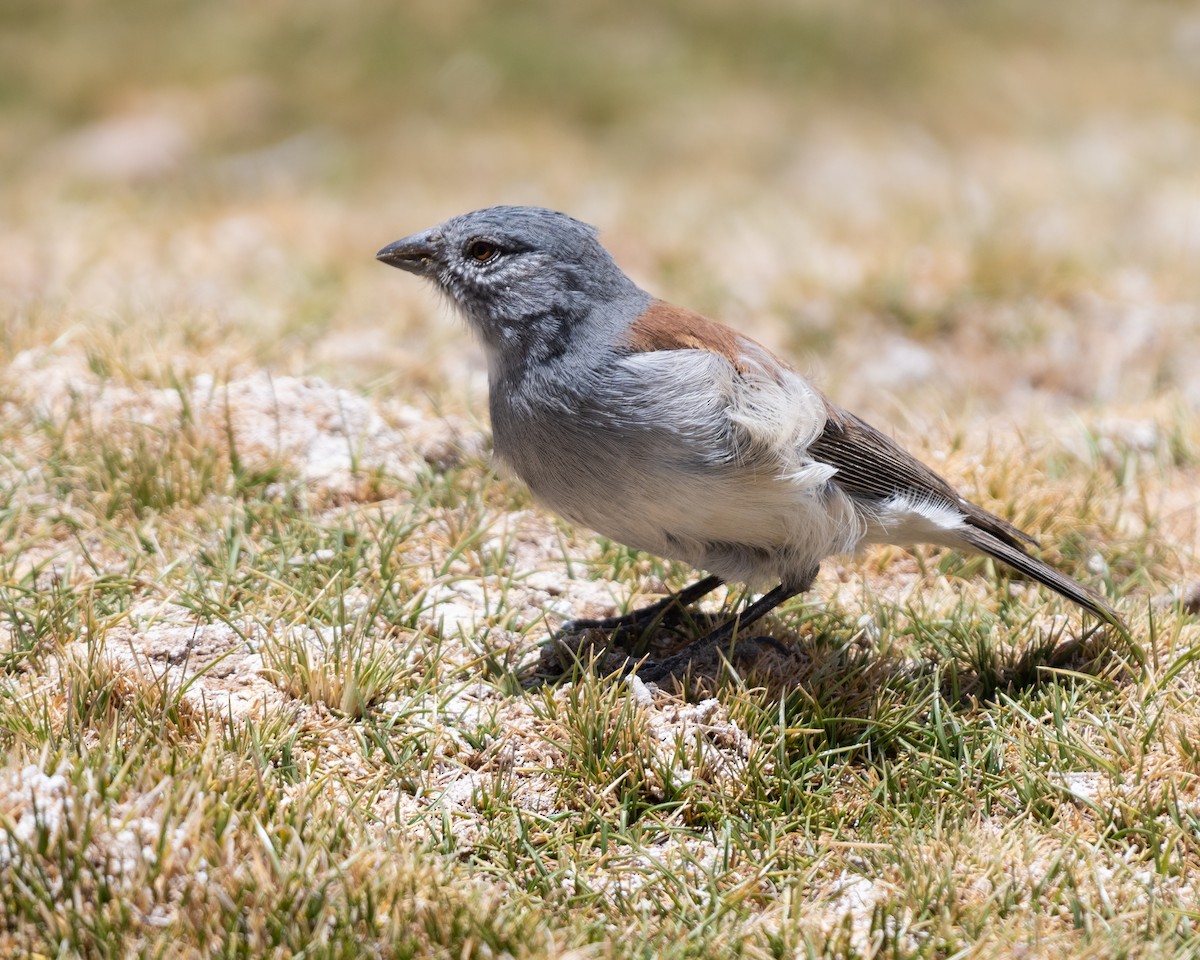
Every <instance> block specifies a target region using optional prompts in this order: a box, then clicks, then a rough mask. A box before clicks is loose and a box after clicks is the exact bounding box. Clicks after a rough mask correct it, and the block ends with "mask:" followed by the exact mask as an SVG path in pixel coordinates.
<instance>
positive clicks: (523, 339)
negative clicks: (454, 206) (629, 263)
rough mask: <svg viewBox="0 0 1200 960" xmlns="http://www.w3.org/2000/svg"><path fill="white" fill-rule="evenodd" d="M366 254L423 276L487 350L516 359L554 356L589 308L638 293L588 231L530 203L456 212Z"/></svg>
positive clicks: (601, 309)
mask: <svg viewBox="0 0 1200 960" xmlns="http://www.w3.org/2000/svg"><path fill="white" fill-rule="evenodd" d="M375 256H376V257H377V258H378V259H379V260H382V261H383V262H384V263H387V264H391V265H392V266H393V267H399V268H400V269H401V270H407V271H408V272H409V273H415V274H417V275H418V276H421V277H426V278H427V279H429V280H432V281H433V283H434V284H435V285H436V286H437V287H438V288H439V289H440V290H441V291H442V292H443V293H445V294H446V295H447V296H449V297H450V299H451V301H452V302H453V303H454V305H455V306H456V307H458V309H459V310H461V311H462V313H463V314H464V315H465V316H466V318H467V320H468V321H470V323H471V325H472V326H473V327H474V328H475V329H476V330H477V331H478V332H479V333H480V335H481V336H482V337H483V340H484V343H485V344H486V345H487V346H488V347H490V348H492V349H494V350H497V351H499V352H501V353H504V354H506V355H509V356H520V357H521V358H522V360H524V361H528V360H530V359H534V358H540V359H547V358H552V357H554V356H557V355H559V354H561V353H562V352H563V350H564V349H565V346H564V345H565V344H566V343H567V342H568V341H569V340H570V339H571V338H572V337H573V336H574V335H575V334H576V333H577V332H578V331H579V330H580V328H582V327H584V326H586V325H587V323H586V321H588V320H589V318H590V317H592V316H593V314H596V313H598V314H600V315H605V314H611V315H612V316H616V315H618V313H619V311H616V310H609V309H607V308H611V307H613V306H616V305H618V304H624V303H627V302H628V301H630V300H631V299H637V298H645V297H646V295H645V294H643V293H642V292H641V291H640V290H639V289H638V288H637V286H636V285H635V284H634V283H633V281H632V280H630V279H629V278H628V277H627V276H625V274H624V273H623V272H622V271H621V268H620V267H618V266H617V265H616V263H614V262H613V259H612V257H611V256H609V254H608V251H607V250H605V249H604V247H602V246H601V245H600V242H599V241H598V240H597V239H596V229H595V228H594V227H591V226H589V225H588V224H586V223H581V222H580V221H578V220H575V219H574V218H572V217H568V216H567V215H566V214H565V213H557V212H555V211H553V210H544V209H541V208H540V207H489V208H487V209H485V210H476V211H474V212H472V213H465V214H463V215H462V216H460V217H455V218H453V219H452V220H447V221H446V222H445V223H443V224H441V225H440V226H436V227H433V228H432V229H429V230H426V231H424V232H423V233H415V234H413V235H412V236H410V237H405V238H403V239H402V240H397V241H396V242H395V243H391V244H388V246H386V247H384V248H383V249H382V250H380V251H379V253H377V254H376V255H375ZM634 315H636V314H634Z"/></svg>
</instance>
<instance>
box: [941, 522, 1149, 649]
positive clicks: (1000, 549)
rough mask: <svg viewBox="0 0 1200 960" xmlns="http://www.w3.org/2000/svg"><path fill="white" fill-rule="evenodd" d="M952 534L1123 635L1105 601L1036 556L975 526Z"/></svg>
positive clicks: (1122, 627) (1118, 620)
mask: <svg viewBox="0 0 1200 960" xmlns="http://www.w3.org/2000/svg"><path fill="white" fill-rule="evenodd" d="M955 532H956V533H960V534H961V535H962V538H963V540H965V541H966V542H967V543H968V544H969V545H970V546H971V547H973V548H974V549H976V550H978V551H979V552H980V553H986V554H987V555H988V556H989V557H994V558H995V559H996V560H999V561H1000V562H1001V563H1006V564H1008V565H1009V566H1010V567H1012V568H1013V569H1014V570H1018V571H1020V572H1021V573H1023V574H1025V576H1027V577H1029V578H1030V579H1031V580H1036V581H1037V582H1038V583H1041V584H1044V585H1045V586H1047V587H1049V588H1050V589H1051V590H1053V591H1054V592H1055V593H1058V594H1061V595H1062V596H1064V597H1066V598H1067V599H1068V600H1071V601H1073V602H1074V603H1077V604H1079V605H1080V606H1081V607H1083V609H1084V610H1087V611H1088V612H1089V613H1092V614H1094V615H1095V616H1097V617H1099V618H1100V619H1101V620H1103V621H1105V622H1106V623H1110V624H1112V625H1113V626H1114V627H1116V628H1117V629H1118V630H1120V631H1121V632H1122V633H1125V632H1127V630H1126V627H1125V623H1124V621H1123V620H1122V619H1121V617H1120V615H1119V614H1118V613H1117V611H1116V610H1114V609H1113V608H1112V607H1111V606H1109V604H1108V601H1107V600H1105V599H1104V598H1103V597H1101V596H1099V595H1098V594H1096V593H1094V592H1092V591H1091V590H1090V589H1088V588H1087V587H1085V586H1084V585H1083V584H1082V583H1079V582H1077V581H1075V580H1072V579H1071V578H1070V577H1068V576H1067V575H1066V574H1065V573H1059V572H1058V571H1057V570H1055V569H1054V568H1053V567H1050V566H1047V565H1046V564H1044V563H1042V561H1041V560H1039V559H1038V558H1037V557H1032V556H1030V555H1029V554H1028V553H1026V552H1025V551H1024V550H1022V549H1020V548H1019V547H1016V546H1012V545H1010V544H1007V543H1004V542H1003V541H1001V540H999V539H997V538H996V537H994V536H993V535H992V534H990V533H988V532H987V531H986V530H980V529H979V528H978V527H973V526H969V525H968V526H964V527H963V528H962V529H961V530H958V531H955Z"/></svg>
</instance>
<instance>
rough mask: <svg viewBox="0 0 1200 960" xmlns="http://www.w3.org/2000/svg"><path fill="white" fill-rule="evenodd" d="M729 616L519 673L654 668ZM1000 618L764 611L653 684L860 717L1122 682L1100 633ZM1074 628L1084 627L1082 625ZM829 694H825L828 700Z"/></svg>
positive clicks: (558, 679) (574, 643)
mask: <svg viewBox="0 0 1200 960" xmlns="http://www.w3.org/2000/svg"><path fill="white" fill-rule="evenodd" d="M723 621H724V617H723V616H720V615H713V614H708V613H702V612H698V611H689V613H688V615H687V616H686V617H685V618H683V620H682V621H681V622H680V623H679V624H677V625H674V626H671V627H658V628H655V627H652V628H650V629H649V630H647V631H645V632H643V633H642V634H640V635H638V636H633V637H631V636H613V635H610V634H607V633H605V632H603V631H598V630H584V631H581V632H580V633H577V634H562V633H558V634H555V635H553V636H552V637H551V638H550V639H549V640H548V641H547V642H546V643H545V644H544V646H543V648H542V655H541V659H540V663H539V665H538V667H537V669H536V670H534V671H532V672H530V673H529V674H528V675H526V676H525V677H524V678H523V679H522V686H524V687H525V688H526V689H534V688H537V687H541V686H545V685H547V684H551V685H553V684H558V683H562V682H564V681H567V680H570V679H572V678H575V677H578V676H580V675H581V674H582V673H594V674H599V675H606V676H607V675H611V676H614V677H617V676H620V675H622V674H625V675H635V676H636V675H638V674H639V673H641V672H651V671H652V670H653V667H654V665H655V664H656V663H658V662H660V661H662V660H665V659H666V658H668V657H672V658H676V659H677V657H676V655H677V654H679V653H680V652H681V651H686V650H687V648H688V646H689V644H693V643H695V641H696V640H698V639H699V638H702V637H704V636H705V635H706V634H708V633H711V632H712V631H713V630H714V629H716V628H717V627H718V626H719V625H720V624H721V623H722V622H723ZM996 626H997V624H995V623H990V624H989V623H987V622H982V621H977V620H976V621H966V620H962V621H952V622H950V623H947V622H945V621H941V622H938V623H937V624H936V625H929V626H925V625H924V624H923V622H922V621H921V620H920V619H919V618H916V617H910V619H909V627H908V629H907V630H906V632H905V636H904V638H903V640H904V642H902V643H901V642H889V641H888V639H887V638H883V639H882V640H881V639H880V638H878V637H873V636H872V635H871V633H870V632H869V630H868V629H867V628H864V627H863V626H862V625H861V624H860V622H859V620H858V618H857V617H852V616H851V615H848V614H846V613H845V612H843V611H840V610H838V609H836V608H829V607H825V608H817V609H809V610H805V611H804V612H803V613H802V614H801V616H800V617H799V620H798V621H797V620H796V618H794V617H791V616H787V617H775V616H771V617H768V618H766V619H765V620H764V621H762V622H761V623H759V624H756V625H755V627H754V628H753V629H752V630H751V631H749V634H748V635H747V636H745V637H742V638H737V639H735V642H734V643H733V644H732V646H731V647H730V648H725V649H718V648H708V649H698V650H696V652H695V655H694V656H686V655H685V656H684V658H683V659H684V661H685V663H686V669H685V670H684V671H682V672H681V673H679V674H676V675H672V676H670V677H667V678H663V679H657V678H656V680H655V682H657V684H658V686H659V687H660V688H662V689H667V690H671V691H674V692H678V693H681V694H682V695H683V696H684V697H685V698H687V699H696V698H701V697H705V696H711V695H712V694H713V693H715V692H716V691H717V690H718V689H719V688H721V687H722V686H723V685H727V684H729V683H734V684H739V685H745V686H749V687H756V688H760V689H762V690H763V691H764V692H765V693H766V694H768V695H769V696H773V697H780V696H783V697H787V696H790V695H792V694H793V693H796V692H797V691H803V692H804V693H805V695H806V696H808V697H814V698H818V699H822V700H824V699H828V700H829V701H830V702H829V704H828V706H834V705H835V704H834V702H835V701H836V705H837V708H838V710H839V711H840V712H842V713H843V714H845V715H847V716H858V717H865V716H866V715H867V714H869V713H870V712H871V710H872V707H871V704H872V703H875V702H877V701H878V695H879V692H880V691H881V690H903V689H904V687H905V686H906V685H907V686H908V687H910V688H921V689H929V688H930V685H931V684H932V686H933V687H936V689H937V692H938V694H939V695H940V698H941V699H942V700H943V702H946V703H948V704H950V705H964V706H967V705H975V704H979V703H990V702H994V701H996V700H997V699H998V698H1000V697H1004V696H1008V697H1012V696H1016V695H1018V694H1020V693H1021V692H1022V691H1026V690H1030V689H1034V688H1037V687H1039V686H1043V685H1045V684H1050V683H1062V682H1065V681H1071V680H1074V679H1080V678H1087V677H1092V678H1097V679H1103V680H1107V681H1109V682H1113V681H1119V680H1121V679H1123V678H1127V677H1128V676H1129V675H1130V673H1131V670H1130V668H1129V664H1128V662H1127V660H1126V659H1124V658H1123V657H1122V655H1121V653H1120V651H1119V649H1118V645H1116V644H1114V643H1113V642H1112V638H1111V637H1110V636H1109V632H1108V631H1107V630H1105V629H1103V628H1094V629H1091V630H1082V631H1078V632H1076V633H1071V632H1069V631H1068V628H1067V627H1066V626H1061V627H1059V628H1058V629H1051V630H1047V629H1045V628H1037V627H1033V626H1032V625H1029V624H1028V623H1026V624H1023V625H1021V626H1024V627H1025V628H1026V630H1025V631H1024V632H1025V635H1026V638H1025V639H1024V641H1023V642H1022V644H1021V645H1020V646H1012V645H1009V644H1008V643H1005V642H1004V641H1000V640H997V639H996V638H995V634H996V633H1000V632H1008V630H1005V631H998V630H996V629H994V628H995V627H996ZM1076 626H1077V625H1076ZM826 695H828V696H826Z"/></svg>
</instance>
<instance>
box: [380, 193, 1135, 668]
mask: <svg viewBox="0 0 1200 960" xmlns="http://www.w3.org/2000/svg"><path fill="white" fill-rule="evenodd" d="M376 257H377V259H378V260H380V261H382V262H383V263H385V264H388V265H390V266H393V267H397V268H399V269H401V270H404V271H407V272H409V273H412V274H415V275H417V276H419V277H422V278H424V279H426V280H427V281H431V282H432V283H433V285H434V287H435V288H436V289H437V290H438V291H440V293H441V294H443V295H444V296H445V297H447V298H448V299H449V301H450V303H451V304H452V305H453V307H454V308H455V309H456V310H457V311H458V312H459V313H460V314H461V315H462V316H463V317H464V318H465V319H466V321H467V325H468V326H469V327H470V328H471V329H472V330H473V331H474V333H475V334H476V335H477V336H478V339H479V340H480V341H481V343H482V345H483V349H484V353H485V355H486V360H487V369H488V404H489V412H490V416H491V424H492V440H493V452H494V455H495V457H496V458H497V459H498V460H499V461H500V463H501V465H502V466H503V467H506V468H507V469H508V470H509V471H510V472H511V473H513V474H515V475H516V476H517V477H518V478H519V479H520V480H522V481H523V482H524V483H525V484H526V485H527V486H528V488H529V490H530V491H531V492H532V494H533V496H534V498H535V500H537V501H538V502H540V503H541V504H543V505H544V506H546V507H548V508H549V509H551V510H553V511H554V512H556V513H558V514H559V515H561V516H562V517H564V518H566V519H567V520H568V521H570V522H572V523H574V524H576V525H579V526H582V527H587V528H590V529H592V530H594V531H596V532H598V533H599V534H601V535H602V536H604V537H607V538H609V539H611V540H613V541H616V542H617V543H620V544H624V545H625V546H627V547H630V548H632V549H634V550H637V551H643V552H646V553H650V554H653V555H655V556H658V557H663V558H668V559H672V560H677V561H681V562H682V563H685V564H688V565H690V566H691V567H693V568H695V569H697V570H699V571H703V572H705V576H704V577H703V578H702V579H700V580H699V581H698V582H697V583H695V584H692V585H691V586H689V587H687V588H685V589H683V590H681V591H679V592H678V593H676V594H674V595H671V596H668V597H667V598H665V599H664V600H662V601H660V602H658V603H655V604H652V605H650V606H648V607H645V608H643V609H641V610H636V611H634V612H632V613H629V614H625V615H623V616H616V617H607V618H603V619H595V620H582V619H581V620H572V621H569V622H567V623H565V624H563V625H562V630H563V631H564V632H568V633H569V632H577V631H581V630H584V629H590V628H601V629H606V630H630V629H636V630H641V629H643V628H646V627H648V626H650V625H652V624H655V623H661V622H666V621H668V620H677V619H678V618H679V617H680V616H681V615H682V613H683V611H685V610H686V608H687V607H688V606H689V605H691V604H694V603H695V602H696V601H698V600H699V599H701V598H702V597H704V596H705V595H707V594H709V593H711V592H712V591H713V590H715V589H717V588H718V587H719V586H721V585H723V584H735V583H741V584H746V585H748V586H749V587H750V588H751V589H761V588H763V587H766V586H768V585H771V584H773V585H774V586H772V587H771V589H769V590H768V591H767V592H766V593H763V594H761V595H760V596H759V597H758V599H756V600H753V602H751V603H749V604H748V605H747V606H746V607H745V608H744V609H742V610H741V611H740V613H738V614H736V615H734V616H732V617H730V618H729V619H728V620H726V621H725V622H724V623H722V624H721V625H720V626H718V627H717V628H716V629H714V630H712V631H711V632H710V633H708V634H707V635H706V636H703V637H701V638H700V639H699V640H697V641H695V642H694V643H693V644H691V645H690V646H689V647H688V648H686V649H685V650H683V651H681V652H680V653H678V654H676V655H674V656H673V657H669V658H666V659H665V660H663V661H660V662H659V663H658V664H657V665H654V664H651V665H649V666H647V667H646V669H644V670H643V673H642V676H643V679H661V678H663V677H666V676H668V675H670V676H675V675H677V674H678V672H679V670H680V669H681V668H684V667H686V665H687V663H688V662H690V658H691V657H692V656H695V655H696V654H697V652H698V651H701V650H703V649H705V648H713V647H716V648H719V649H723V648H724V647H725V646H726V645H728V644H729V643H730V641H731V640H734V639H735V638H736V636H737V634H738V633H739V632H740V631H743V630H745V629H746V628H747V627H749V626H750V625H751V624H753V623H754V622H755V621H757V620H758V619H759V618H761V617H763V616H764V615H766V614H767V613H769V612H770V611H771V610H773V609H775V608H776V607H777V606H778V605H779V604H781V603H783V602H785V601H786V600H788V599H790V598H792V597H795V596H797V595H799V594H802V593H804V592H805V591H807V590H808V589H809V588H810V587H811V586H812V584H813V582H814V580H815V578H816V576H817V573H818V570H819V568H820V565H821V563H822V562H823V561H824V560H825V559H826V558H829V557H833V556H838V555H844V554H854V553H856V552H858V551H860V550H861V549H862V548H863V547H865V546H867V545H869V544H885V543H886V544H896V545H899V546H911V545H915V544H921V543H928V544H933V545H938V546H941V547H948V548H951V549H953V550H956V551H961V552H967V553H978V554H984V555H986V556H988V557H991V558H993V559H994V560H998V561H1000V562H1001V563H1003V564H1005V565H1007V566H1009V567H1011V568H1013V569H1015V570H1016V571H1018V572H1019V573H1020V574H1022V575H1024V576H1025V577H1028V578H1031V579H1033V580H1035V581H1037V582H1038V583H1041V584H1043V585H1045V586H1046V587H1048V588H1050V589H1051V590H1053V591H1055V592H1057V593H1059V594H1061V595H1062V596H1064V597H1066V598H1067V599H1069V600H1071V601H1073V602H1074V603H1076V604H1078V606H1079V607H1081V608H1082V609H1083V610H1084V611H1086V612H1087V613H1088V614H1090V615H1092V616H1094V617H1096V618H1098V619H1099V620H1100V621H1101V623H1102V624H1104V625H1110V626H1112V627H1115V628H1117V629H1118V630H1120V631H1122V632H1124V630H1125V627H1124V624H1123V622H1122V620H1121V617H1120V616H1119V614H1118V613H1117V612H1116V610H1115V609H1114V608H1113V607H1112V606H1111V605H1110V604H1109V602H1108V601H1107V600H1106V599H1104V598H1103V597H1101V596H1100V595H1099V594H1098V593H1096V592H1095V591H1093V590H1091V589H1089V588H1088V587H1086V586H1084V585H1083V584H1081V583H1079V582H1077V581H1076V580H1074V579H1072V578H1071V577H1069V576H1067V575H1066V574H1064V573H1062V572H1060V571H1058V570H1056V569H1054V568H1053V567H1051V566H1049V565H1048V564H1046V563H1044V562H1043V561H1042V560H1040V559H1038V558H1037V557H1036V556H1034V555H1033V554H1032V553H1031V552H1030V551H1031V550H1032V549H1034V548H1036V547H1037V542H1036V541H1035V540H1034V538H1033V537H1032V536H1030V535H1029V534H1028V533H1026V532H1024V531H1023V530H1021V529H1019V528H1017V527H1016V526H1014V525H1013V524H1011V523H1009V522H1008V521H1007V520H1004V519H1002V518H1000V517H998V516H996V515H994V514H992V513H990V512H988V511H987V510H985V509H984V508H983V507H981V506H978V505H977V504H975V503H972V502H971V501H969V500H967V499H966V498H965V497H963V496H962V495H961V494H960V493H959V492H958V491H957V490H955V489H954V487H953V486H951V485H950V483H948V482H947V481H946V480H945V479H944V478H942V477H941V476H940V475H938V474H937V473H936V472H934V471H933V470H932V469H930V468H929V467H928V466H926V465H925V464H924V463H922V462H921V461H919V460H917V459H916V458H915V457H914V456H912V455H911V454H910V453H908V452H907V451H905V450H904V449H903V448H901V447H900V446H899V444H897V443H896V442H895V441H894V440H892V439H891V438H890V437H888V436H886V435H885V434H884V433H882V432H880V431H879V430H877V429H875V428H874V427H872V426H871V425H869V424H868V423H866V422H865V421H864V420H862V419H860V418H859V417H857V416H855V415H854V414H853V413H850V412H849V411H847V410H844V409H842V408H841V407H839V406H838V405H837V404H835V403H834V402H833V401H832V400H830V399H829V398H828V397H826V396H825V395H824V394H823V393H822V392H821V391H820V390H819V389H818V388H817V387H816V386H815V385H814V384H813V383H811V382H810V381H809V380H808V379H806V378H805V377H804V376H802V375H801V374H800V373H798V372H797V371H796V370H795V368H794V367H793V366H792V365H791V364H789V363H787V362H786V361H784V360H783V359H781V358H780V357H779V356H777V355H776V354H775V353H773V352H772V351H770V350H768V349H767V348H766V347H764V346H763V345H762V344H760V343H758V342H756V341H754V340H752V339H751V338H750V337H748V336H745V335H744V334H742V333H740V332H738V331H737V330H735V329H733V328H731V327H729V326H726V325H724V324H722V323H719V322H717V321H715V320H712V319H709V318H708V317H706V316H704V315H702V314H700V313H697V312H695V311H693V310H689V309H687V308H685V307H681V306H676V305H674V304H671V303H668V302H666V301H664V300H661V299H658V298H656V297H654V296H652V295H651V294H650V293H647V292H646V291H644V290H643V289H641V288H640V287H639V286H638V285H637V284H636V283H635V282H634V281H633V280H632V279H630V277H628V276H627V275H626V274H625V272H624V271H623V270H622V269H621V268H620V267H619V266H618V265H617V263H616V261H615V260H614V259H613V257H612V255H611V254H610V253H609V252H608V251H607V250H606V249H605V247H604V246H603V245H602V244H601V242H600V240H599V233H598V231H597V229H596V228H595V227H593V226H591V225H589V224H587V223H584V222H582V221H580V220H577V219H575V218H573V217H571V216H569V215H567V214H565V213H560V212H557V211H554V210H548V209H544V208H540V207H525V206H494V207H488V208H485V209H480V210H475V211H472V212H470V213H466V214H463V215H461V216H456V217H453V218H451V219H448V220H446V221H445V222H444V223H442V224H440V225H438V226H435V227H432V228H430V229H427V230H425V231H423V232H420V233H415V234H412V235H410V236H406V237H404V238H402V239H400V240H397V241H395V242H394V243H390V244H388V245H387V246H385V247H384V248H383V249H382V250H380V251H379V252H378V253H377V254H376Z"/></svg>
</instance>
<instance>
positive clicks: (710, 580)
mask: <svg viewBox="0 0 1200 960" xmlns="http://www.w3.org/2000/svg"><path fill="white" fill-rule="evenodd" d="M723 582H724V581H723V580H722V579H721V578H720V577H715V576H713V577H705V578H704V579H703V580H698V581H697V582H696V583H693V584H692V585H691V586H690V587H685V588H684V589H682V590H680V591H679V592H678V593H673V594H671V596H669V597H666V598H664V599H662V600H659V601H658V602H657V603H652V604H650V605H649V606H647V607H642V608H641V609H640V610H634V611H632V612H631V613H626V614H623V615H622V616H619V617H604V618H603V619H601V620H568V621H567V622H566V623H564V624H563V625H562V632H563V633H580V632H582V631H584V630H609V631H613V630H616V631H621V632H622V633H642V632H644V631H645V630H646V628H647V627H649V626H651V625H652V624H654V623H656V622H657V623H661V624H664V625H665V626H674V625H675V624H677V623H678V622H679V621H680V619H681V618H682V617H683V614H684V610H685V609H686V608H687V607H689V606H691V605H692V604H693V603H695V602H696V601H697V600H699V599H700V598H701V597H703V596H705V595H707V594H710V593H712V592H713V591H714V590H716V589H717V587H719V586H720V585H721V584H722V583H723Z"/></svg>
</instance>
